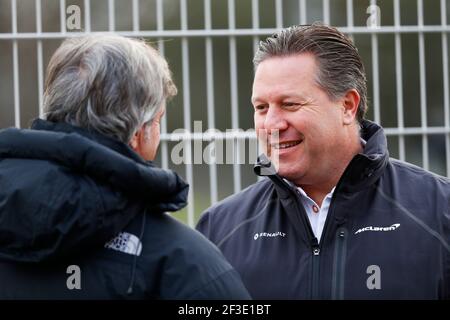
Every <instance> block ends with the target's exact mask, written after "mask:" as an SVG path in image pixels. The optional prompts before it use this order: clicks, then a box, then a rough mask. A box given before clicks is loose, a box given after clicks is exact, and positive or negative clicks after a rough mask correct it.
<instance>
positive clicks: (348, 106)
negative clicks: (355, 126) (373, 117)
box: [342, 89, 361, 125]
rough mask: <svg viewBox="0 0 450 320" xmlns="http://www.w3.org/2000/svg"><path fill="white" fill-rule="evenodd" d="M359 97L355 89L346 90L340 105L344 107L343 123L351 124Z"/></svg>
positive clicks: (356, 110)
mask: <svg viewBox="0 0 450 320" xmlns="http://www.w3.org/2000/svg"><path fill="white" fill-rule="evenodd" d="M360 100H361V97H360V95H359V93H358V91H356V89H351V90H349V91H347V93H346V94H345V96H344V97H343V101H342V105H343V107H344V116H343V122H344V124H345V125H349V124H352V123H353V122H354V121H355V118H356V113H357V112H358V106H359V101H360Z"/></svg>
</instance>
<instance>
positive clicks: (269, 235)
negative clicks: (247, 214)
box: [253, 231, 286, 240]
mask: <svg viewBox="0 0 450 320" xmlns="http://www.w3.org/2000/svg"><path fill="white" fill-rule="evenodd" d="M285 236H286V233H284V232H281V231H278V232H257V233H255V235H254V236H253V239H255V240H257V239H258V238H275V237H282V238H284V237H285Z"/></svg>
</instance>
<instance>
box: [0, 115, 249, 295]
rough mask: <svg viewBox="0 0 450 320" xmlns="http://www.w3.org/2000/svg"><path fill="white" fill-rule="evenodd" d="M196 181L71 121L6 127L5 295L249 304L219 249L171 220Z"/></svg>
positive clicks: (2, 138) (1, 152) (1, 179)
mask: <svg viewBox="0 0 450 320" xmlns="http://www.w3.org/2000/svg"><path fill="white" fill-rule="evenodd" d="M187 193H188V185H187V184H186V183H185V182H184V181H183V180H182V179H181V178H179V177H178V176H177V175H176V174H175V173H174V172H172V171H167V170H162V169H159V168H157V167H155V166H154V165H153V164H151V163H147V162H144V161H143V160H142V159H141V158H140V157H139V156H138V155H137V154H136V153H134V151H132V150H131V149H130V148H129V147H128V146H127V145H125V144H123V143H121V142H119V141H116V140H114V139H111V138H108V137H105V136H103V135H99V134H95V133H92V132H88V131H86V130H84V129H81V128H77V127H74V126H71V125H68V124H63V123H58V124H55V123H51V122H46V121H43V120H36V121H35V122H34V123H33V125H32V130H18V129H5V130H2V131H0V283H1V286H0V298H3V299H5V298H7V299H15V298H22V299H23V298H25V299H28V298H31V299H34V298H37V299H40V298H63V299H72V298H81V299H91V298H96V299H109V298H135V299H136V298H156V299H233V298H235V299H245V298H249V296H248V293H247V291H246V289H245V288H244V287H243V285H242V282H241V280H240V278H239V276H238V275H237V274H236V272H235V271H234V270H233V268H232V267H231V266H230V265H229V264H228V263H227V262H226V261H225V259H224V258H223V256H222V255H221V253H220V252H219V251H218V250H217V248H216V247H215V246H214V245H212V244H211V243H210V242H209V241H207V240H206V239H205V238H204V237H203V236H202V235H201V234H199V233H198V232H196V231H194V230H192V229H190V228H188V227H186V226H184V225H183V224H181V223H179V222H177V221H176V220H175V219H173V218H171V217H170V216H168V215H167V214H166V213H164V212H165V211H176V210H179V209H180V208H182V207H184V206H185V205H186V197H187Z"/></svg>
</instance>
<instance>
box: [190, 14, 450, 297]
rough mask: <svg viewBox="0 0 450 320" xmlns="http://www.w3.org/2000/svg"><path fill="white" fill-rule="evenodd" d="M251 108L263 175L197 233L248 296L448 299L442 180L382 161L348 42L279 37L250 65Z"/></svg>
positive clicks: (322, 34) (328, 34)
mask: <svg viewBox="0 0 450 320" xmlns="http://www.w3.org/2000/svg"><path fill="white" fill-rule="evenodd" d="M254 66H255V77H254V82H253V95H252V104H253V106H254V121H255V128H256V129H257V132H258V131H259V130H262V131H265V133H266V135H260V138H261V137H266V136H267V137H268V138H267V139H266V140H267V142H268V143H267V145H268V149H269V151H268V154H267V156H261V157H260V161H259V163H258V164H257V165H256V166H255V172H256V174H260V175H261V174H263V175H267V176H268V178H266V179H263V180H262V181H260V182H258V183H256V184H254V185H252V186H250V187H249V188H247V189H245V190H243V191H242V192H240V193H238V194H236V195H233V196H231V197H229V198H228V199H225V200H223V201H222V202H220V203H219V204H217V205H215V206H213V207H212V208H210V209H208V210H207V211H206V212H205V213H204V214H203V216H202V217H201V219H200V221H199V224H198V226H197V228H198V229H199V230H200V231H201V232H202V233H204V234H205V235H206V236H207V237H208V238H209V239H210V240H212V241H213V242H214V243H215V244H217V246H218V247H219V249H221V250H222V252H223V253H224V255H225V257H226V258H227V259H228V260H229V261H230V263H231V264H232V265H233V266H234V267H235V268H236V270H237V271H238V272H240V274H241V276H242V279H243V281H244V284H245V286H246V287H247V289H248V290H249V292H250V294H251V295H252V297H253V298H257V299H439V298H450V245H449V243H450V207H449V206H450V182H449V180H448V179H446V178H444V177H440V176H436V175H434V174H432V173H430V172H427V171H425V170H423V169H421V168H418V167H416V166H413V165H410V164H407V163H405V162H402V161H398V160H395V159H391V158H389V153H388V150H387V143H386V137H385V134H384V132H383V129H382V128H381V127H380V126H379V125H377V124H375V123H373V122H371V121H368V120H366V119H365V118H364V115H365V113H366V109H367V88H366V77H365V71H364V66H363V63H362V60H361V58H360V56H359V54H358V51H357V49H356V47H355V46H354V44H353V43H352V41H351V40H350V39H349V38H348V37H347V36H346V35H344V34H342V33H341V32H340V31H339V30H337V29H336V28H332V27H329V26H325V25H323V24H319V23H316V24H313V25H308V26H294V27H290V28H287V29H283V30H281V31H279V32H278V33H276V34H274V35H273V36H271V37H269V38H267V39H266V40H265V41H261V42H260V44H259V48H258V51H257V52H256V54H255V57H254Z"/></svg>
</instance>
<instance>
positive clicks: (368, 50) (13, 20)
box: [0, 0, 450, 226]
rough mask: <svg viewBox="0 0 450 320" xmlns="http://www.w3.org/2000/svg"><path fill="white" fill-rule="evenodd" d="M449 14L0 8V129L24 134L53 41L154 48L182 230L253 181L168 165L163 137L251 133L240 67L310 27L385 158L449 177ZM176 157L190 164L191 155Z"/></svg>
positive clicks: (36, 111) (332, 2) (45, 0)
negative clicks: (182, 202)
mask: <svg viewBox="0 0 450 320" xmlns="http://www.w3.org/2000/svg"><path fill="white" fill-rule="evenodd" d="M71 5H75V6H76V7H77V8H80V12H81V14H82V17H81V18H82V20H83V23H82V26H81V30H72V29H70V28H69V29H68V24H67V23H68V19H69V18H74V17H73V16H72V15H73V14H75V13H76V11H73V12H74V13H72V11H70V13H68V12H69V11H68V8H69V6H71ZM448 8H449V5H448V3H447V1H445V0H435V1H431V0H427V1H426V4H425V2H424V1H422V0H417V1H410V0H402V1H400V0H384V1H378V3H377V1H373V0H372V1H363V0H323V1H316V0H315V1H312V0H309V1H307V0H295V1H289V0H284V1H283V0H267V1H266V0H261V1H258V0H239V1H235V0H174V1H167V0H166V1H163V0H132V1H119V0H116V1H114V0H91V1H90V0H78V1H66V0H59V1H57V0H35V1H32V0H0V57H1V59H0V81H1V82H0V94H1V96H2V99H1V101H0V106H1V107H0V115H1V119H0V126H12V125H14V126H16V127H21V126H26V125H27V124H28V123H29V120H30V119H32V118H33V117H36V116H38V115H40V114H42V109H41V108H42V92H43V81H44V70H45V65H46V63H47V62H48V59H49V57H50V56H51V53H52V52H53V51H54V49H55V48H56V46H57V44H58V43H59V42H60V41H61V40H62V39H64V38H66V37H73V36H78V35H81V34H85V33H91V32H99V31H102V32H104V31H113V32H116V33H119V34H122V35H125V36H131V37H145V38H149V39H151V40H153V41H155V43H156V44H157V46H158V47H159V50H160V51H161V52H162V53H163V54H165V55H166V57H167V58H168V60H169V62H170V64H171V66H172V69H173V70H174V73H175V78H176V79H177V80H178V81H177V82H178V86H179V89H180V95H179V97H178V98H176V99H175V100H174V101H173V103H172V104H173V105H181V106H182V112H180V111H179V110H180V108H178V109H177V108H176V107H175V106H173V107H172V106H169V108H168V115H167V117H165V118H163V122H162V135H161V138H162V143H161V149H160V158H159V159H158V162H159V163H160V164H161V166H162V167H163V168H172V169H174V170H176V171H179V172H180V173H181V174H182V175H183V176H184V177H185V178H186V180H187V181H188V182H189V184H190V185H191V192H190V194H189V205H188V208H187V210H186V212H185V214H186V222H187V223H188V224H189V225H191V226H193V225H194V224H195V220H196V219H197V218H198V214H199V213H200V212H201V211H202V210H203V209H205V208H206V207H207V206H209V205H210V204H212V203H215V202H217V201H218V200H220V199H221V198H223V197H225V196H227V195H228V194H231V193H233V192H238V191H239V190H241V189H242V188H243V187H245V186H247V185H249V184H250V183H252V182H254V181H256V177H253V176H252V174H251V165H250V164H248V165H240V164H238V163H234V164H232V165H228V166H227V167H226V168H225V167H223V166H221V165H218V164H214V163H212V164H202V165H194V164H191V163H188V164H184V165H182V166H176V165H174V164H173V163H172V162H171V157H170V154H171V148H173V145H174V143H176V141H177V140H179V138H181V137H182V136H180V135H179V134H178V135H177V134H174V133H172V132H171V131H173V129H175V128H179V127H183V128H185V129H187V130H188V131H189V132H191V131H192V129H193V127H192V126H193V121H195V120H202V121H203V122H204V123H206V127H205V128H204V129H205V130H206V129H208V128H217V127H219V128H221V129H222V130H224V129H225V128H230V129H239V128H243V129H244V130H246V129H249V128H251V127H252V114H251V113H252V111H251V108H250V102H249V101H250V95H251V80H252V66H251V58H252V54H253V52H254V50H255V48H256V46H257V44H258V41H259V39H260V37H264V36H266V35H269V34H272V33H274V32H275V31H276V30H277V29H279V28H281V27H284V26H288V25H292V24H298V23H300V24H306V23H311V22H313V21H316V20H321V21H323V22H325V23H327V24H332V25H336V26H338V27H339V28H340V29H341V30H342V31H344V32H346V33H348V34H350V35H351V36H352V37H353V39H354V40H355V43H356V45H357V47H358V48H359V50H360V53H361V55H362V57H363V60H364V61H365V65H366V68H367V74H368V81H369V83H368V85H369V99H370V101H371V103H370V110H371V111H370V113H369V118H372V119H373V120H375V121H376V122H377V123H381V124H382V125H383V126H384V127H385V130H386V133H387V135H388V142H389V147H390V149H391V154H392V155H393V156H395V157H397V158H399V159H401V160H407V161H410V162H413V163H415V164H417V165H420V166H422V167H424V168H425V169H430V170H432V171H435V172H437V173H439V174H442V175H447V176H450V113H449V73H448V40H447V38H448V36H447V33H448V32H449V31H450V26H449V25H448V24H447V15H448ZM44 16H45V17H44ZM24 19H25V20H26V21H28V22H26V23H25V22H23V21H22V20H24ZM29 20H34V26H33V25H31V24H30V21H29ZM102 23H103V24H102ZM55 24H56V26H55ZM24 110H26V111H24ZM11 115H12V116H11ZM171 129H172V130H171ZM212 136H213V137H214V134H213V135H212ZM221 137H222V135H220V136H219V135H216V136H215V138H217V139H220V138H221ZM201 138H202V136H201V135H200V136H198V135H197V136H196V135H191V136H189V139H190V140H192V141H194V140H201ZM242 139H244V140H251V139H254V136H253V135H252V133H251V132H241V133H239V132H236V133H235V135H234V138H233V140H235V141H238V140H242ZM236 143H237V142H236ZM236 150H239V149H236ZM185 151H186V152H187V156H188V157H190V158H192V152H193V148H192V144H191V143H187V144H186V149H185ZM197 167H198V168H197ZM222 189H223V190H222ZM221 190H222V191H221ZM205 199H206V200H205ZM199 202H200V203H201V204H200V205H199V204H198V203H199Z"/></svg>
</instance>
